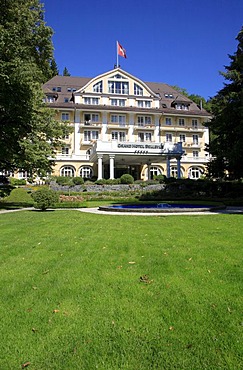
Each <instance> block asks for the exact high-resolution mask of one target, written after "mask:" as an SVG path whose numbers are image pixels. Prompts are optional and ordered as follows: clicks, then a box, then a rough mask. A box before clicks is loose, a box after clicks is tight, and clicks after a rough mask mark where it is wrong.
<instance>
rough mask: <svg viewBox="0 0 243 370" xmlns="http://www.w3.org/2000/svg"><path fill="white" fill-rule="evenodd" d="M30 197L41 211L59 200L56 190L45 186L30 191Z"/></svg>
mask: <svg viewBox="0 0 243 370" xmlns="http://www.w3.org/2000/svg"><path fill="white" fill-rule="evenodd" d="M32 197H33V199H34V201H35V203H36V208H39V209H41V210H42V211H45V210H46V209H47V208H49V207H51V206H54V205H55V204H56V203H58V202H59V196H58V194H57V192H55V191H53V190H50V189H48V188H45V187H43V188H41V189H39V190H37V191H35V192H34V193H32Z"/></svg>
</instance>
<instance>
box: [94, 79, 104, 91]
mask: <svg viewBox="0 0 243 370" xmlns="http://www.w3.org/2000/svg"><path fill="white" fill-rule="evenodd" d="M102 91H103V82H102V81H99V82H97V83H96V84H95V85H93V92H96V93H102Z"/></svg>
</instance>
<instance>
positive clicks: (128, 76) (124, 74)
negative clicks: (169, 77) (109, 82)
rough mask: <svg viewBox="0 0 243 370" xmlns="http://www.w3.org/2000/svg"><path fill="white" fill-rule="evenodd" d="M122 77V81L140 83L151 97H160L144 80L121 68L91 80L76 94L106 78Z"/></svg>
mask: <svg viewBox="0 0 243 370" xmlns="http://www.w3.org/2000/svg"><path fill="white" fill-rule="evenodd" d="M118 74H119V75H120V76H121V78H120V80H121V81H122V80H123V78H124V79H131V80H134V82H136V83H138V84H139V85H140V86H142V87H143V88H144V89H145V90H147V91H148V92H149V94H150V95H152V96H153V97H156V98H158V96H157V95H156V93H154V91H153V90H152V89H151V88H150V87H149V85H147V84H146V83H145V82H143V81H142V80H140V79H139V78H137V77H135V76H133V75H131V74H130V73H128V72H126V71H124V70H123V69H121V68H115V69H112V70H110V71H108V72H105V73H102V74H100V75H98V76H96V77H94V78H92V79H91V80H89V81H88V82H87V83H86V85H84V86H83V87H81V88H80V89H79V90H77V91H76V93H82V92H84V91H85V89H87V87H89V86H90V85H93V84H95V83H96V82H99V81H100V80H102V79H103V78H106V77H109V76H110V78H111V79H113V78H115V76H116V75H118Z"/></svg>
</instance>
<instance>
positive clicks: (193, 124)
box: [192, 119, 197, 128]
mask: <svg viewBox="0 0 243 370" xmlns="http://www.w3.org/2000/svg"><path fill="white" fill-rule="evenodd" d="M192 127H193V128H197V119H193V120H192Z"/></svg>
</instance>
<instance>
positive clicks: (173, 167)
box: [170, 166, 183, 178]
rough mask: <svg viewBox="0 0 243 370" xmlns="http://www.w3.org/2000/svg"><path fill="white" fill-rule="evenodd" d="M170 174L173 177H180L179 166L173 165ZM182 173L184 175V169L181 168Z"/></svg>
mask: <svg viewBox="0 0 243 370" xmlns="http://www.w3.org/2000/svg"><path fill="white" fill-rule="evenodd" d="M170 175H171V177H175V178H176V177H178V176H177V166H171V168H170ZM180 175H181V177H183V172H182V170H181V173H180Z"/></svg>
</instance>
